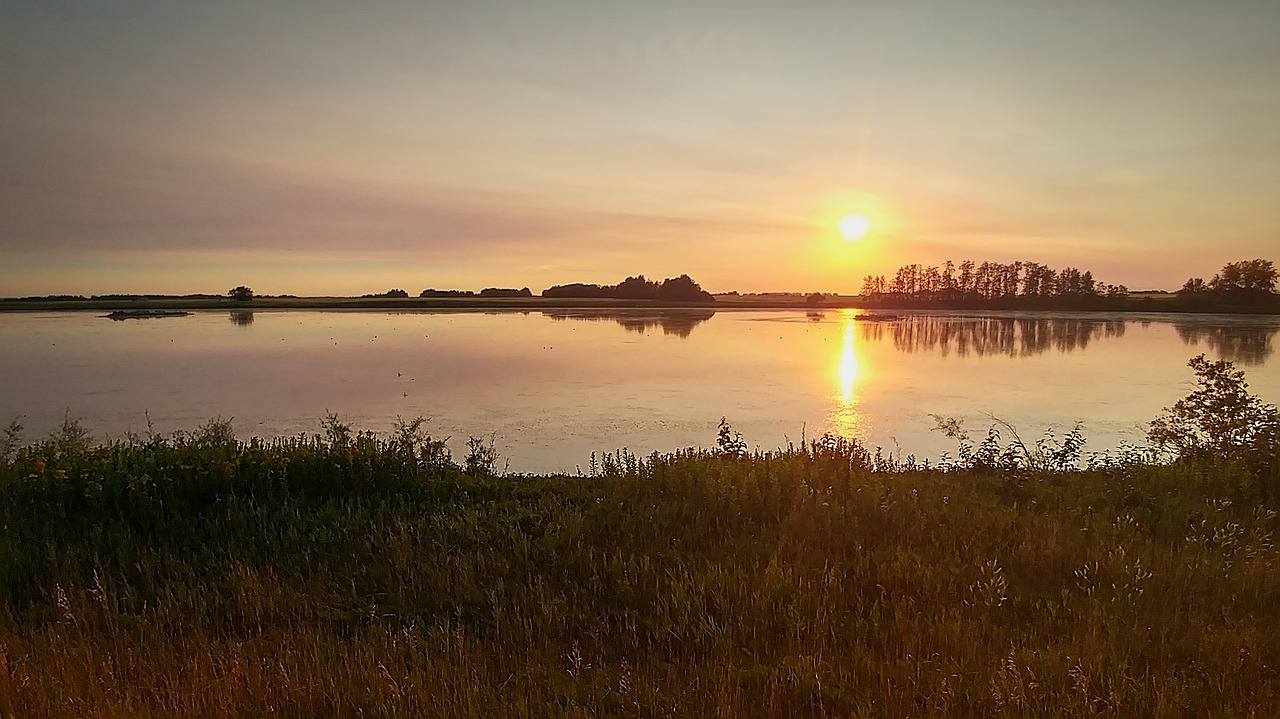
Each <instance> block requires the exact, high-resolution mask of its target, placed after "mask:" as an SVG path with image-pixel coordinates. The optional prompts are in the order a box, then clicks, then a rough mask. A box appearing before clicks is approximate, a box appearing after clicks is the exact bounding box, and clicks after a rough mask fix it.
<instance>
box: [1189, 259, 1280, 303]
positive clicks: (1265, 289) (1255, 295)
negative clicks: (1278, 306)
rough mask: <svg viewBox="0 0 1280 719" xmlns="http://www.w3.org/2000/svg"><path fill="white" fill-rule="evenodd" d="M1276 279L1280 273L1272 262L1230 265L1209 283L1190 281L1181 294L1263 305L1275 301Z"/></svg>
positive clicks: (1251, 261) (1259, 261) (1194, 279)
mask: <svg viewBox="0 0 1280 719" xmlns="http://www.w3.org/2000/svg"><path fill="white" fill-rule="evenodd" d="M1277 279H1280V272H1277V270H1276V266H1275V263H1273V262H1272V261H1271V260H1263V259H1256V260H1242V261H1240V262H1228V263H1227V264H1226V265H1224V266H1223V267H1222V270H1221V271H1220V272H1218V274H1216V275H1214V276H1213V279H1211V280H1209V281H1208V282H1205V281H1204V278H1203V277H1192V278H1190V279H1188V280H1187V281H1186V283H1184V284H1183V285H1182V289H1180V290H1178V294H1179V295H1181V296H1183V297H1197V296H1199V297H1207V298H1211V299H1215V300H1220V301H1223V302H1227V303H1235V304H1260V303H1263V302H1267V301H1270V300H1272V299H1273V297H1274V295H1275V291H1276V281H1277Z"/></svg>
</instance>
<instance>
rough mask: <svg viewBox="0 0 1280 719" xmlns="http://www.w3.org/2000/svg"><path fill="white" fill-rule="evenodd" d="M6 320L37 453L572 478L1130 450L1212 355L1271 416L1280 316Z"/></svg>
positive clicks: (1277, 387) (11, 361)
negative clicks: (434, 453)
mask: <svg viewBox="0 0 1280 719" xmlns="http://www.w3.org/2000/svg"><path fill="white" fill-rule="evenodd" d="M97 314H98V313H73V312H56V313H31V314H20V313H4V314H0V372H3V377H4V391H3V393H2V394H0V422H2V423H7V422H8V421H9V419H11V418H13V417H19V418H20V421H21V422H22V423H23V424H24V425H25V426H26V427H27V431H26V433H25V437H26V438H28V439H33V438H38V437H41V436H44V435H45V434H47V433H48V432H49V431H50V430H52V429H53V428H54V427H55V426H56V425H57V424H58V423H59V422H60V421H61V419H62V417H63V414H64V412H65V411H66V410H67V409H69V410H70V412H71V414H72V415H73V416H76V417H78V418H80V419H81V421H82V422H83V423H84V424H85V425H86V426H87V427H89V428H90V429H91V430H92V431H94V432H95V434H96V435H97V436H98V437H99V438H103V437H119V436H122V435H123V434H124V433H126V432H129V431H134V432H145V431H146V429H147V417H148V415H149V417H150V421H151V423H152V427H153V429H154V430H155V431H157V432H170V431H173V430H177V429H183V430H190V429H194V428H195V427H197V426H198V425H200V424H202V423H203V422H205V421H206V420H208V419H209V418H211V417H215V416H222V417H233V418H234V425H235V428H236V430H237V433H238V434H239V435H240V436H242V437H248V436H250V435H254V434H257V435H262V436H277V435H291V434H297V433H299V432H317V431H319V427H320V425H319V420H320V419H321V418H323V417H324V415H325V413H326V411H331V412H336V413H338V414H339V415H340V416H341V417H342V418H343V419H344V420H345V421H347V422H348V423H350V424H351V425H352V426H353V427H355V428H358V429H372V430H377V431H381V432H386V431H389V430H390V428H391V426H392V422H393V421H394V419H395V418H396V416H402V417H405V418H411V417H413V416H416V415H423V416H425V417H428V418H430V421H429V422H428V424H427V427H428V428H429V429H430V431H431V433H432V435H433V436H436V437H445V436H451V437H452V438H453V439H452V440H451V441H450V446H451V447H452V448H453V450H454V453H455V455H461V454H462V453H463V450H464V449H465V443H466V438H467V437H468V436H469V435H476V436H486V437H487V436H489V435H490V433H495V437H494V439H495V446H496V448H497V449H498V451H499V452H500V453H501V454H502V456H503V458H504V459H505V460H509V462H510V469H511V470H513V471H529V472H541V471H556V470H564V471H574V469H575V466H577V465H581V466H583V467H584V468H585V467H586V465H587V463H588V458H589V456H590V454H591V452H592V451H597V452H599V451H611V450H614V449H618V448H627V449H629V450H631V451H633V452H637V453H640V454H647V453H648V452H651V451H653V450H660V451H667V450H671V449H675V448H679V447H686V446H691V445H701V446H708V445H711V444H712V443H714V440H715V432H716V425H717V423H718V422H719V419H720V417H721V416H722V415H724V416H726V417H728V419H729V421H730V422H731V423H732V424H733V426H734V427H735V429H737V430H739V431H741V432H742V433H743V434H744V436H745V438H746V439H747V440H748V442H749V443H750V444H751V445H752V446H759V447H763V448H774V447H778V446H781V445H785V444H786V442H787V441H788V440H791V441H799V440H800V439H801V436H802V435H805V436H808V437H814V436H817V435H819V434H821V433H822V432H827V431H829V432H835V433H840V434H844V435H847V436H851V437H858V438H861V439H862V440H864V441H865V442H867V443H868V444H870V445H880V446H883V447H885V448H886V449H888V450H892V451H898V448H899V447H900V448H901V451H902V452H903V453H904V454H905V453H915V454H916V455H917V456H919V457H936V456H938V455H939V454H940V453H941V452H943V451H946V450H954V443H953V442H952V441H951V440H948V439H946V438H945V437H942V436H941V435H940V434H939V433H937V432H933V431H931V429H932V427H933V426H934V421H933V420H932V419H931V418H930V414H940V415H946V416H955V417H960V418H963V419H964V420H965V425H966V427H967V428H969V429H970V430H971V431H972V432H973V433H974V434H975V435H976V434H981V433H983V432H985V429H986V427H987V426H989V425H990V424H991V420H990V417H993V416H994V417H999V418H1000V419H1002V420H1005V421H1008V422H1011V423H1012V424H1014V425H1016V426H1017V427H1018V429H1019V431H1020V433H1021V434H1022V436H1023V438H1024V439H1028V440H1029V439H1031V438H1034V437H1037V436H1039V434H1040V433H1041V432H1042V431H1043V430H1045V429H1047V428H1050V427H1053V428H1057V429H1059V430H1062V429H1066V428H1069V427H1070V425H1071V424H1072V423H1073V422H1074V421H1075V420H1077V419H1080V420H1083V421H1084V423H1085V433H1086V435H1087V436H1088V438H1089V444H1088V445H1087V447H1086V448H1087V449H1090V450H1094V451H1101V450H1103V449H1106V448H1109V447H1115V446H1116V445H1117V444H1118V443H1119V442H1121V441H1124V440H1127V441H1138V440H1140V439H1141V437H1142V433H1143V427H1144V424H1145V422H1146V421H1147V420H1149V419H1151V418H1152V417H1154V416H1155V415H1156V414H1157V413H1158V412H1159V411H1160V409H1161V408H1162V407H1164V406H1167V405H1169V404H1171V403H1172V402H1174V401H1176V400H1177V399H1178V398H1179V397H1182V396H1183V395H1185V394H1186V393H1187V391H1188V390H1189V388H1190V387H1191V384H1192V375H1191V373H1190V370H1189V369H1187V368H1186V361H1187V359H1188V358H1190V357H1191V356H1192V355H1195V354H1198V353H1201V352H1204V353H1206V354H1208V355H1209V357H1210V358H1212V359H1230V360H1233V361H1235V362H1236V363H1237V364H1238V366H1240V367H1242V368H1243V369H1245V370H1246V371H1247V372H1248V378H1249V381H1250V384H1251V386H1252V389H1253V390H1254V392H1256V393H1257V394H1259V395H1261V396H1262V397H1263V398H1264V399H1266V400H1267V401H1269V402H1276V401H1277V400H1280V371H1277V360H1276V359H1275V357H1274V356H1273V350H1274V343H1275V342H1274V340H1275V336H1276V334H1277V332H1278V331H1280V317H1274V316H1271V317H1262V318H1256V317H1253V318H1241V317H1225V316H1195V317H1186V316H1173V315H1148V316H1134V315H1127V316H1118V315H1097V314H1089V315H1080V314H1066V313H1015V314H1008V313H966V314H963V315H961V314H938V313H928V314H923V313H922V314H906V315H902V316H901V318H900V319H897V320H892V321H866V320H858V319H855V315H856V314H857V313H856V312H854V311H828V312H825V313H821V314H806V313H805V312H802V311H724V310H721V311H718V312H715V313H714V314H713V313H711V312H710V311H707V312H669V313H665V314H659V313H653V312H648V313H645V312H628V313H616V312H615V313H605V312H594V311H568V310H566V311H546V312H544V311H540V310H537V311H529V312H501V313H484V312H448V313H442V312H421V313H382V312H312V311H278V312H255V313H235V312H233V313H228V312H225V311H224V312H205V313H197V314H195V315H193V316H190V317H179V318H164V319H146V320H125V321H119V322H117V321H111V320H107V319H102V318H100V317H98V316H97Z"/></svg>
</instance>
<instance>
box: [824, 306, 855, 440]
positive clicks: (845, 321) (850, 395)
mask: <svg viewBox="0 0 1280 719" xmlns="http://www.w3.org/2000/svg"><path fill="white" fill-rule="evenodd" d="M840 314H841V316H840V322H841V324H842V325H843V326H844V337H843V340H844V341H843V342H842V343H841V348H840V361H839V363H838V364H837V365H836V381H837V386H836V393H835V397H834V399H835V403H834V404H835V407H834V408H833V409H832V412H831V425H832V429H833V430H834V431H835V433H836V434H839V435H840V436H842V437H856V436H858V435H859V434H861V429H862V426H863V417H862V412H861V411H860V410H859V408H858V405H859V404H860V399H861V398H860V397H859V395H858V376H859V374H860V370H859V367H858V353H857V349H856V344H857V343H856V342H855V341H854V332H855V329H854V323H855V320H854V313H853V310H843V311H842V312H841V313H840Z"/></svg>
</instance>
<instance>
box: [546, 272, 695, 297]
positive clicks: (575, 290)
mask: <svg viewBox="0 0 1280 719" xmlns="http://www.w3.org/2000/svg"><path fill="white" fill-rule="evenodd" d="M542 296H543V297H574V298H582V297H592V298H601V299H617V300H659V301H662V302H696V303H710V302H715V298H714V297H712V296H711V293H709V292H707V291H705V290H703V289H702V287H701V286H699V285H698V283H697V282H694V281H693V278H691V277H689V275H680V276H679V277H669V278H667V279H665V280H663V281H662V282H661V283H659V282H654V281H653V280H648V279H645V276H644V275H636V276H635V277H628V278H627V279H625V280H623V281H622V282H619V283H618V284H616V285H596V284H583V283H580V282H575V283H572V284H567V285H555V286H554V287H548V288H547V289H545V290H543V291H542Z"/></svg>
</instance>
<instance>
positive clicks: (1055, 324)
mask: <svg viewBox="0 0 1280 719" xmlns="http://www.w3.org/2000/svg"><path fill="white" fill-rule="evenodd" d="M859 327H860V328H861V329H862V333H863V337H865V338H867V339H872V340H881V339H883V338H884V336H885V335H886V334H888V335H889V336H890V337H892V339H893V345H894V347H897V348H898V349H900V350H902V351H904V352H917V351H925V352H940V353H941V354H942V355H943V356H947V355H949V354H951V353H952V352H955V353H956V354H957V355H959V356H961V357H965V356H967V355H970V354H974V355H977V356H979V357H983V356H988V355H1004V356H1009V357H1018V356H1025V355H1037V354H1043V353H1045V352H1048V351H1049V350H1055V351H1058V352H1072V351H1074V350H1082V349H1084V348H1085V347H1087V346H1088V345H1089V343H1090V342H1092V341H1093V340H1096V339H1100V338H1104V337H1122V336H1124V330H1125V321H1124V320H1115V319H1107V320H1095V319H1081V318H1074V317H930V316H927V315H911V316H907V317H903V318H901V319H899V320H897V321H894V322H875V323H870V322H868V323H859Z"/></svg>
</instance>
